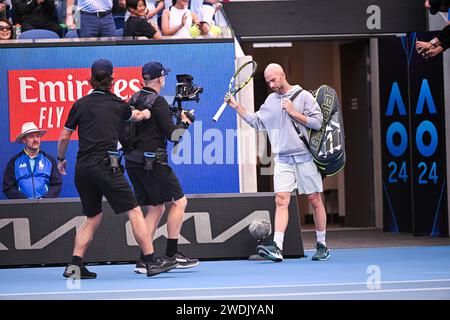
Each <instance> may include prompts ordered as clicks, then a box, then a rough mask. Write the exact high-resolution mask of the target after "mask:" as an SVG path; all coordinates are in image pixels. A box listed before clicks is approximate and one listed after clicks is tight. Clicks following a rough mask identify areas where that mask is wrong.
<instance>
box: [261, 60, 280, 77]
mask: <svg viewBox="0 0 450 320" xmlns="http://www.w3.org/2000/svg"><path fill="white" fill-rule="evenodd" d="M268 74H271V75H273V74H276V75H284V71H283V68H282V67H281V66H280V65H279V64H277V63H271V64H269V65H268V66H267V67H266V69H265V70H264V76H266V75H268Z"/></svg>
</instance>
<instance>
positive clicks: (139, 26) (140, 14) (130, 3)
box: [123, 0, 161, 39]
mask: <svg viewBox="0 0 450 320" xmlns="http://www.w3.org/2000/svg"><path fill="white" fill-rule="evenodd" d="M126 3H127V9H128V11H129V12H130V14H131V16H130V17H129V18H128V20H127V22H126V23H125V28H124V31H123V36H124V37H142V36H144V37H147V38H149V39H150V38H154V39H161V33H160V32H159V31H158V30H157V29H156V28H157V26H156V25H152V24H150V23H149V22H148V21H147V19H146V16H145V12H146V11H147V7H146V4H145V1H144V0H127V2H126Z"/></svg>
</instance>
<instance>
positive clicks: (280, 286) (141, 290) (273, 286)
mask: <svg viewBox="0 0 450 320" xmlns="http://www.w3.org/2000/svg"><path fill="white" fill-rule="evenodd" d="M449 281H450V279H428V280H398V281H383V282H376V283H375V282H371V284H372V285H374V284H380V285H382V284H402V283H430V282H449ZM351 285H367V282H341V283H311V284H288V285H271V286H240V287H204V288H202V287H200V288H165V289H164V288H161V289H132V290H94V291H77V290H72V291H55V292H23V293H1V294H0V297H9V296H33V295H62V294H92V293H94V294H97V293H127V292H130V293H131V292H162V291H185V290H241V289H273V288H302V287H328V286H351ZM345 292H347V291H345Z"/></svg>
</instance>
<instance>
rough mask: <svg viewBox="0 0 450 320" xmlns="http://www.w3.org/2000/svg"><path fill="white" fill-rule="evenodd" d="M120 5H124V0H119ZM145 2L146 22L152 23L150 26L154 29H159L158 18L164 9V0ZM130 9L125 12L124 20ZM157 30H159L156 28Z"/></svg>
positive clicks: (146, 0) (127, 16)
mask: <svg viewBox="0 0 450 320" xmlns="http://www.w3.org/2000/svg"><path fill="white" fill-rule="evenodd" d="M120 3H121V6H122V5H123V6H124V7H126V0H120ZM145 4H146V6H147V9H146V10H145V17H146V18H147V21H148V22H151V23H152V26H153V27H154V28H155V29H157V30H158V29H159V23H158V18H159V16H160V14H161V13H162V10H163V9H164V1H163V0H145ZM130 15H131V14H130V11H129V10H128V11H127V12H126V13H125V21H127V20H128V18H129V17H130ZM158 31H159V30H158Z"/></svg>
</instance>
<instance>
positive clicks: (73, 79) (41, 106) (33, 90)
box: [8, 67, 142, 142]
mask: <svg viewBox="0 0 450 320" xmlns="http://www.w3.org/2000/svg"><path fill="white" fill-rule="evenodd" d="M113 76H114V83H113V92H114V93H115V94H116V95H117V96H118V97H120V98H121V99H123V100H128V99H129V98H130V97H131V95H132V94H133V93H134V92H136V91H138V90H140V88H141V78H142V77H141V67H123V68H114V75H113ZM89 77H90V69H89V68H82V69H47V70H10V71H8V82H9V114H10V117H9V119H10V120H9V121H10V123H9V125H10V126H9V127H10V130H9V133H10V141H11V142H14V140H15V138H16V136H17V135H18V134H19V133H20V132H21V130H22V124H24V123H25V122H30V121H32V122H34V123H35V124H36V125H37V126H38V128H40V129H43V130H47V133H46V134H45V135H44V136H43V137H42V141H56V140H58V139H59V135H60V133H61V130H62V129H63V128H64V124H65V122H66V119H67V116H68V115H69V111H70V108H71V107H72V105H73V103H74V102H75V101H77V100H78V99H80V98H82V97H83V96H85V95H87V94H89V92H90V91H91V90H92V88H91V86H90V85H89V81H88V79H89ZM71 138H72V139H75V140H76V139H78V134H76V133H75V134H73V135H72V137H71Z"/></svg>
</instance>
